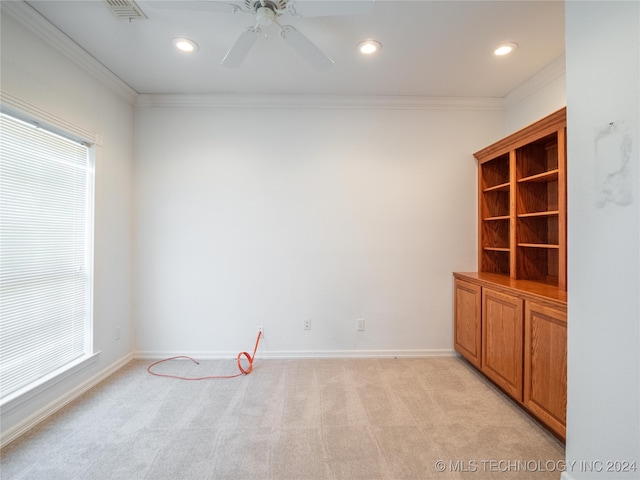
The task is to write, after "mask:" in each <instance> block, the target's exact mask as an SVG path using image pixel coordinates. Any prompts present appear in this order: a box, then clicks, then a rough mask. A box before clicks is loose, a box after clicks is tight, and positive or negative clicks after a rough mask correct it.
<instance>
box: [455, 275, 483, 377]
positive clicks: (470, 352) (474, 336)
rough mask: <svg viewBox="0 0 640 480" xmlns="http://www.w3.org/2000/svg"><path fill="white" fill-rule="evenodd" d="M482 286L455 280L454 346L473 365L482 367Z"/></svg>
mask: <svg viewBox="0 0 640 480" xmlns="http://www.w3.org/2000/svg"><path fill="white" fill-rule="evenodd" d="M480 292H481V288H480V286H479V285H475V284H473V283H469V282H464V281H462V280H456V281H455V305H454V337H455V338H454V347H455V349H456V350H457V351H458V352H459V353H460V354H461V355H463V356H464V357H465V358H466V359H467V360H469V361H470V362H471V363H472V364H473V365H475V366H476V367H478V368H480V348H481V347H480V345H481V337H480V331H481V330H480V322H481V310H480V309H481V307H482V299H481V294H480Z"/></svg>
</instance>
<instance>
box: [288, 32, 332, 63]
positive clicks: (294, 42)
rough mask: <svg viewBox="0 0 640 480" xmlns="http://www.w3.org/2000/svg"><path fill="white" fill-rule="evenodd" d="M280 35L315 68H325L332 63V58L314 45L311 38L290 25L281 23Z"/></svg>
mask: <svg viewBox="0 0 640 480" xmlns="http://www.w3.org/2000/svg"><path fill="white" fill-rule="evenodd" d="M280 35H281V36H282V38H284V41H285V42H287V43H288V44H289V45H291V47H293V49H294V50H295V51H296V52H298V53H299V54H300V55H301V56H302V57H303V58H304V59H305V60H307V61H308V62H309V63H310V64H311V65H313V66H314V67H315V68H316V69H317V70H320V71H323V70H327V69H329V68H330V67H331V66H332V65H333V60H331V59H330V58H329V57H327V56H326V55H325V54H324V53H322V51H321V50H320V49H319V48H318V47H316V46H315V45H314V44H313V42H311V40H309V39H308V38H307V37H305V36H304V35H302V34H301V33H300V32H299V31H298V30H296V29H295V28H294V27H292V26H291V25H283V26H282V30H280Z"/></svg>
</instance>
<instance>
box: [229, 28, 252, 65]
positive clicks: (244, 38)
mask: <svg viewBox="0 0 640 480" xmlns="http://www.w3.org/2000/svg"><path fill="white" fill-rule="evenodd" d="M259 34H260V29H259V28H255V27H249V28H247V29H246V30H245V31H244V32H242V34H241V35H240V36H239V37H238V39H237V40H236V43H234V44H233V46H232V47H231V48H230V49H229V51H228V52H227V54H226V55H225V56H224V58H223V59H222V62H221V63H220V65H222V66H223V67H227V68H238V67H239V66H240V65H242V62H243V61H244V59H245V58H246V56H247V55H248V54H249V50H251V47H253V44H254V43H256V40H257V39H258V35H259Z"/></svg>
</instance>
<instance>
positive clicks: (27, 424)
mask: <svg viewBox="0 0 640 480" xmlns="http://www.w3.org/2000/svg"><path fill="white" fill-rule="evenodd" d="M131 360H133V353H129V354H127V355H125V356H124V357H122V358H121V359H120V360H117V361H116V362H114V363H112V364H111V365H109V366H108V367H107V368H105V369H103V370H101V371H100V372H98V373H96V374H95V375H94V376H92V377H91V378H89V379H87V380H86V381H84V382H82V383H81V384H80V385H78V386H77V387H75V388H73V389H72V390H69V391H68V392H66V393H65V394H64V395H62V396H61V397H59V398H56V399H55V400H53V401H52V402H50V403H49V404H48V405H46V406H45V407H43V408H41V409H40V410H38V411H37V412H35V413H34V414H32V415H30V416H29V417H27V418H26V419H24V420H23V421H22V422H20V423H18V424H17V425H15V426H13V427H11V428H9V429H7V431H5V432H2V439H0V448H3V447H4V446H6V445H8V444H9V443H11V442H12V441H13V440H15V439H16V438H18V437H19V436H20V435H23V434H24V433H26V432H27V431H29V430H30V429H32V428H33V427H35V426H36V425H37V424H39V423H40V422H42V421H43V420H45V419H47V418H48V417H50V416H51V415H53V414H54V413H55V412H57V411H58V410H60V409H61V408H62V407H64V406H65V405H67V404H69V403H70V402H72V401H73V400H75V399H76V398H78V397H79V396H80V395H82V394H83V393H85V392H86V391H88V390H89V389H91V388H93V387H95V386H96V385H97V384H98V383H100V382H101V381H102V380H104V379H105V378H107V377H109V376H110V375H112V374H113V373H115V372H116V371H118V370H120V369H121V368H122V367H124V366H125V365H126V364H127V363H129V362H130V361H131Z"/></svg>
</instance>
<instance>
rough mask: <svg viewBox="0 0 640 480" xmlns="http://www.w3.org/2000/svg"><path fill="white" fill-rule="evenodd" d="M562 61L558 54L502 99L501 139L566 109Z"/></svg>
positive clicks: (565, 83)
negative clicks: (504, 106)
mask: <svg viewBox="0 0 640 480" xmlns="http://www.w3.org/2000/svg"><path fill="white" fill-rule="evenodd" d="M565 62H566V60H565V56H564V55H562V56H561V57H559V58H557V59H556V60H554V61H553V62H551V63H550V64H549V65H547V66H546V67H545V68H543V69H542V70H540V71H539V72H538V73H536V74H535V75H534V76H533V77H531V78H530V79H528V80H527V81H526V82H524V83H523V84H522V85H519V86H518V87H517V88H515V89H514V90H513V91H512V92H510V93H509V95H507V96H506V97H505V104H506V107H507V108H506V110H505V114H504V125H505V129H504V132H503V137H506V136H507V135H510V134H512V133H514V132H516V131H518V130H520V129H522V128H524V127H526V126H528V125H531V124H532V123H534V122H536V121H538V120H540V119H541V118H544V117H546V116H547V115H549V114H550V113H553V112H555V111H556V110H560V109H561V108H562V107H564V106H566V104H567V78H566V72H565V70H566V67H565Z"/></svg>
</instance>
